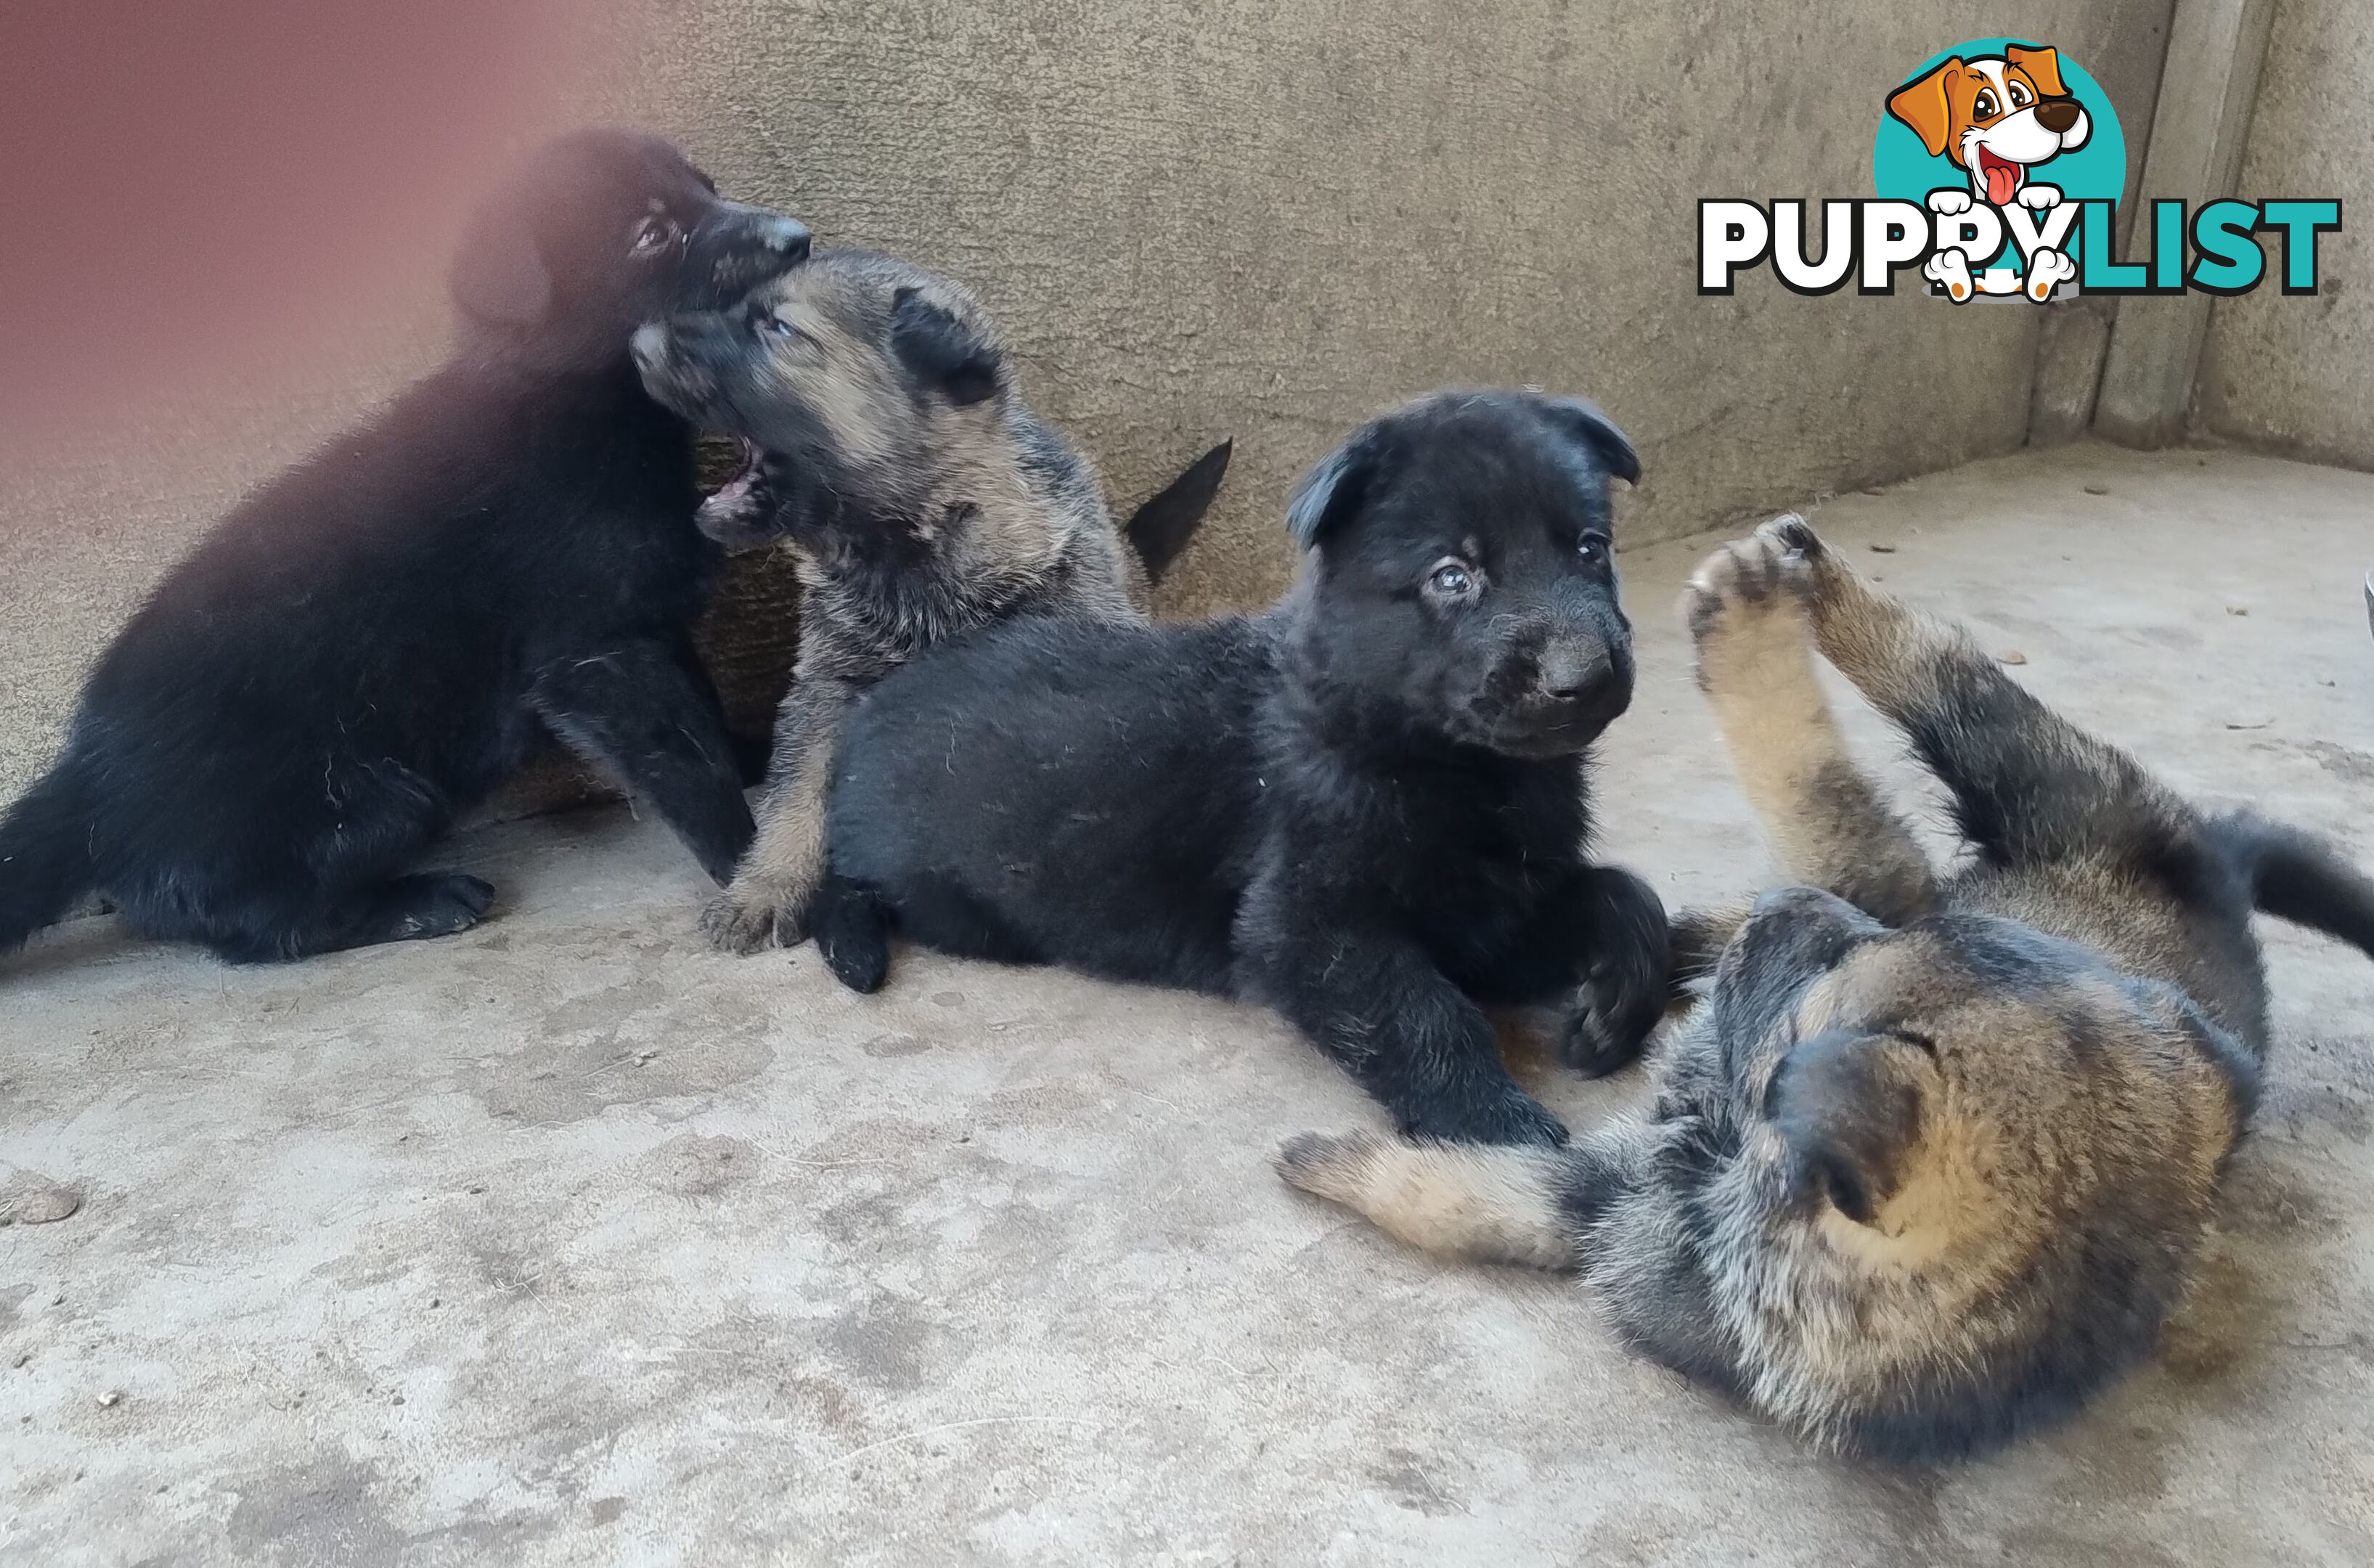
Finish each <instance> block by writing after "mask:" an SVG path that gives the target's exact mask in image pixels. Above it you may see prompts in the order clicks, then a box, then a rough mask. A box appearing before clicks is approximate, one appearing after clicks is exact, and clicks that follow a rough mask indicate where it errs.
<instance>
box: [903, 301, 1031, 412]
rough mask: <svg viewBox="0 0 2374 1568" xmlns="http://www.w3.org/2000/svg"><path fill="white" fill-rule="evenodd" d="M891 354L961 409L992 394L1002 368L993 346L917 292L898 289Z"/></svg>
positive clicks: (951, 313)
mask: <svg viewBox="0 0 2374 1568" xmlns="http://www.w3.org/2000/svg"><path fill="white" fill-rule="evenodd" d="M890 352H891V353H893V354H895V355H897V356H898V357H899V363H900V364H902V365H904V366H906V367H907V369H910V370H911V371H913V372H914V373H915V375H917V376H918V377H920V378H922V379H923V380H924V381H925V382H926V383H928V384H929V385H932V386H935V387H937V388H939V389H940V390H941V391H942V392H946V393H947V394H948V399H949V401H950V402H952V403H956V404H974V403H979V402H980V401H981V399H983V398H985V397H987V396H989V395H990V393H992V392H995V391H996V390H997V371H998V368H999V366H1000V365H1001V364H1002V363H1003V362H1004V360H1003V357H1002V356H1000V355H999V353H998V351H997V347H996V345H994V344H992V343H990V342H989V341H988V340H986V339H985V338H983V337H982V336H981V334H980V333H976V332H974V331H973V330H972V329H971V328H970V327H968V326H966V325H965V324H964V323H963V322H960V321H958V320H957V318H956V315H955V313H954V312H953V311H950V310H947V309H946V307H944V306H940V305H935V304H934V303H933V302H932V301H931V300H929V299H926V298H923V292H922V291H921V290H920V289H915V288H901V289H900V290H899V292H898V294H897V295H896V296H895V297H893V299H892V302H891V306H890Z"/></svg>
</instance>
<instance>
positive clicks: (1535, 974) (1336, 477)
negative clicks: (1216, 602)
mask: <svg viewBox="0 0 2374 1568" xmlns="http://www.w3.org/2000/svg"><path fill="white" fill-rule="evenodd" d="M1587 407H1588V405H1583V404H1571V403H1566V402H1561V401H1558V400H1552V399H1547V398H1543V397H1538V396H1534V395H1530V394H1520V393H1511V392H1460V393H1446V394H1440V395H1438V396H1436V397H1433V398H1429V399H1427V400H1425V401H1422V402H1420V403H1417V404H1413V405H1411V406H1410V407H1408V408H1405V409H1404V410H1402V411H1400V412H1398V413H1396V414H1393V415H1388V416H1387V417H1385V418H1382V419H1380V420H1378V421H1376V422H1375V423H1373V424H1372V425H1369V426H1368V427H1364V428H1363V429H1362V430H1361V431H1359V432H1358V433H1357V434H1356V435H1355V436H1354V437H1353V438H1352V439H1351V440H1350V441H1349V442H1347V443H1346V446H1345V448H1344V449H1343V450H1342V451H1339V452H1337V453H1336V454H1334V456H1333V457H1331V458H1329V459H1328V460H1327V461H1326V462H1323V463H1322V464H1321V465H1320V467H1319V469H1318V470H1317V471H1315V472H1314V474H1312V476H1311V478H1310V480H1309V481H1307V482H1306V484H1305V486H1304V487H1303V489H1302V491H1301V492H1300V494H1299V496H1298V497H1297V498H1296V501H1295V503H1294V506H1293V509H1292V512H1291V514H1290V521H1289V526H1290V527H1291V528H1292V530H1293V531H1294V532H1295V533H1296V535H1297V536H1298V537H1299V538H1302V539H1305V540H1307V541H1309V542H1310V543H1311V544H1312V552H1311V554H1310V556H1309V558H1308V559H1307V561H1306V563H1305V570H1304V574H1303V578H1302V580H1301V582H1300V583H1299V586H1298V587H1297V589H1296V590H1295V591H1294V592H1293V593H1291V594H1289V595H1288V597H1287V599H1286V600H1285V601H1284V602H1283V603H1280V604H1279V605H1278V606H1276V607H1275V609H1273V610H1271V611H1270V612H1268V613H1267V614H1263V615H1261V616H1258V617H1253V618H1227V619H1221V620H1216V621H1212V622H1207V623H1205V624H1203V625H1200V626H1177V627H1164V626H1132V625H1077V624H1072V625H1058V624H1051V623H1048V622H1044V621H1025V622H1020V623H1016V624H1012V625H1009V626H1001V627H997V628H993V629H992V630H989V631H987V632H984V633H981V634H978V635H976V636H975V637H973V638H969V639H967V640H966V641H965V642H963V643H961V644H958V645H955V646H953V647H951V648H950V649H947V650H946V651H944V652H942V653H939V654H936V655H934V657H932V658H929V659H926V660H923V661H918V662H916V663H914V664H912V665H911V666H909V667H908V668H906V669H905V670H902V671H900V672H899V673H896V674H893V675H891V676H890V677H888V678H887V679H886V680H885V681H884V682H883V683H882V684H881V685H878V686H876V688H874V689H873V690H872V691H871V692H869V693H868V694H866V696H864V697H863V698H861V699H860V702H859V707H858V711H857V714H856V716H855V717H854V718H853V720H852V725H851V729H850V731H849V735H848V740H847V743H846V746H845V749H844V751H843V754H842V760H841V764H840V769H839V772H838V774H837V776H836V779H835V785H834V790H835V793H834V803H833V807H832V813H831V817H830V827H829V858H830V860H831V862H832V866H833V869H834V871H835V872H836V873H837V876H838V878H839V879H840V880H839V881H838V882H836V883H833V884H832V892H831V893H830V895H829V896H828V897H827V899H826V903H827V905H828V907H829V908H830V910H831V916H830V925H831V929H832V938H831V941H830V942H829V944H828V950H827V956H828V959H829V961H830V962H831V963H832V965H833V967H834V970H835V972H836V973H838V974H840V975H842V976H843V977H844V978H849V977H856V978H859V979H863V978H865V977H876V976H878V975H879V974H880V972H881V968H882V965H883V963H884V962H885V960H886V957H887V954H885V952H884V938H885V932H886V930H887V927H888V926H889V925H891V924H893V923H895V924H896V926H897V927H898V928H899V929H901V930H904V931H905V932H906V934H908V935H909V936H910V937H911V938H913V939H914V940H916V941H919V942H924V943H927V944H929V945H932V946H934V947H939V948H943V949H945V950H947V951H950V952H955V953H960V954H970V955H975V956H981V957H989V958H996V959H1003V960H1006V961H1009V962H1043V963H1056V964H1064V965H1070V966H1073V967H1075V968H1079V969H1083V970H1086V971H1088V972H1090V973H1093V974H1099V975H1106V976H1111V977H1115V978H1119V979H1126V980H1141V981H1150V982H1154V983H1158V984H1164V985H1173V986H1181V987H1187V988H1191V989H1199V990H1206V991H1217V992H1228V993H1232V994H1238V995H1242V996H1246V997H1249V998H1252V999H1255V1000H1261V1001H1263V1002H1266V1003H1268V1004H1270V1005H1272V1006H1275V1007H1276V1008H1278V1009H1279V1010H1280V1011H1281V1012H1284V1013H1286V1014H1287V1017H1289V1018H1290V1019H1292V1020H1293V1021H1294V1022H1295V1023H1296V1024H1298V1025H1299V1026H1300V1027H1301V1028H1302V1030H1303V1031H1304V1033H1306V1034H1307V1035H1309V1036H1310V1037H1311V1038H1312V1039H1313V1040H1314V1041H1316V1042H1317V1043H1318V1044H1319V1045H1320V1046H1321V1047H1322V1048H1323V1049H1325V1050H1326V1051H1327V1052H1328V1053H1329V1054H1330V1055H1331V1056H1333V1057H1334V1059H1336V1060H1337V1061H1338V1062H1340V1063H1342V1064H1343V1065H1344V1067H1345V1068H1346V1070H1347V1071H1350V1072H1352V1073H1353V1075H1354V1076H1355V1077H1357V1079H1359V1081H1360V1082H1362V1083H1363V1084H1364V1085H1366V1086H1367V1087H1368V1088H1369V1091H1370V1092H1371V1093H1372V1094H1375V1095H1376V1096H1377V1097H1378V1098H1379V1099H1380V1100H1381V1101H1383V1102H1384V1103H1385V1105H1386V1106H1388V1107H1389V1108H1391V1110H1392V1111H1393V1114H1394V1115H1395V1117H1398V1118H1399V1119H1400V1121H1401V1123H1402V1125H1403V1126H1404V1128H1407V1129H1412V1130H1416V1131H1424V1132H1428V1133H1433V1134H1437V1135H1440V1136H1444V1137H1454V1138H1467V1139H1478V1140H1485V1141H1550V1142H1555V1141H1560V1140H1562V1139H1563V1138H1564V1137H1565V1129H1563V1128H1562V1127H1561V1126H1560V1125H1559V1124H1558V1122H1557V1120H1556V1118H1554V1117H1551V1116H1550V1115H1549V1113H1548V1112H1547V1111H1545V1110H1544V1109H1543V1108H1542V1107H1541V1106H1540V1105H1538V1104H1537V1103H1536V1102H1534V1100H1533V1099H1532V1098H1531V1097H1529V1096H1528V1095H1526V1094H1524V1093H1523V1092H1522V1091H1521V1090H1520V1089H1519V1088H1518V1087H1517V1085H1516V1084H1515V1082H1513V1081H1511V1080H1510V1077H1509V1075H1508V1073H1507V1071H1506V1070H1505V1069H1504V1068H1503V1067H1502V1066H1501V1063H1500V1060H1499V1056H1498V1049H1497V1047H1496V1045H1495V1042H1494V1039H1493V1035H1492V1031H1491V1028H1490V1026H1489V1025H1488V1024H1487V1022H1486V1020H1485V1016H1484V1013H1483V1012H1482V1011H1481V1009H1480V1007H1479V1003H1482V1004H1492V1003H1507V1004H1515V1003H1526V1002H1539V1001H1543V1000H1549V999H1551V998H1557V997H1569V996H1575V997H1576V998H1577V1000H1576V1011H1575V1017H1574V1022H1573V1024H1572V1026H1571V1029H1570V1033H1569V1041H1568V1049H1569V1056H1570V1058H1571V1059H1573V1060H1575V1061H1576V1062H1577V1064H1578V1065H1581V1066H1585V1067H1588V1068H1589V1069H1591V1070H1593V1071H1605V1070H1607V1069H1609V1068H1612V1067H1614V1066H1616V1065H1617V1064H1619V1063H1621V1062H1623V1061H1626V1060H1628V1059H1630V1058H1631V1057H1632V1056H1633V1055H1634V1054H1635V1053H1637V1051H1638V1050H1639V1045H1640V1042H1641V1040H1642V1038H1643V1037H1644V1036H1646V1034H1647V1033H1648V1030H1649V1028H1650V1026H1651V1024H1652V1023H1653V1022H1654V1020H1655V1018H1656V1016H1657V1013H1658V1012H1659V1008H1660V1006H1661V1003H1662V1000H1663V989H1664V985H1665V952H1666V933H1665V924H1664V914H1663V907H1661V906H1660V905H1659V903H1658V901H1657V898H1656V896H1655V895H1654V894H1652V893H1651V892H1650V891H1649V889H1648V888H1647V887H1646V886H1645V885H1644V884H1642V883H1640V882H1639V880H1638V879H1636V878H1634V877H1631V876H1629V875H1628V874H1627V873H1625V872H1619V871H1615V870H1612V869H1609V868H1604V867H1598V866H1593V865H1592V864H1590V863H1589V862H1588V861H1587V860H1585V859H1584V853H1583V852H1584V847H1585V844H1586V840H1587V838H1588V837H1589V833H1590V827H1591V819H1590V812H1589V808H1588V803H1587V794H1586V788H1585V785H1586V776H1587V771H1588V765H1587V751H1588V748H1589V746H1590V745H1591V743H1592V741H1593V740H1594V739H1595V738H1596V737H1597V736H1598V734H1599V733H1600V731H1602V730H1603V729H1604V727H1605V726H1606V724H1607V723H1608V722H1609V720H1613V719H1614V718H1616V715H1618V714H1620V713H1621V712H1623V710H1624V708H1626V706H1627V705H1628V702H1629V700H1630V697H1631V688H1632V659H1631V633H1630V627H1629V626H1628V623H1627V622H1626V621H1625V619H1624V616H1623V614H1622V613H1621V611H1620V610H1619V609H1618V608H1617V604H1616V574H1615V570H1614V566H1613V562H1612V559H1611V556H1610V544H1609V543H1608V528H1609V505H1608V498H1607V475H1608V473H1609V471H1610V469H1611V468H1616V467H1626V468H1634V471H1636V472H1637V467H1636V466H1635V465H1634V464H1633V463H1632V462H1631V461H1630V460H1629V458H1628V455H1627V454H1628V453H1629V451H1630V449H1629V448H1628V446H1625V445H1624V444H1623V441H1622V438H1621V437H1620V436H1618V435H1616V434H1615V433H1614V431H1613V427H1609V426H1607V425H1606V423H1605V421H1604V418H1603V417H1600V416H1598V415H1595V413H1593V414H1592V415H1590V416H1589V417H1590V419H1591V420H1592V421H1595V423H1596V426H1597V427H1599V430H1600V431H1604V434H1603V433H1599V432H1596V431H1594V430H1592V428H1590V427H1588V426H1587V425H1586V423H1585V421H1584V418H1583V416H1582V415H1580V414H1578V412H1577V410H1579V409H1587ZM1611 453H1613V454H1616V455H1615V456H1613V457H1611ZM1578 993H1579V994H1578Z"/></svg>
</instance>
